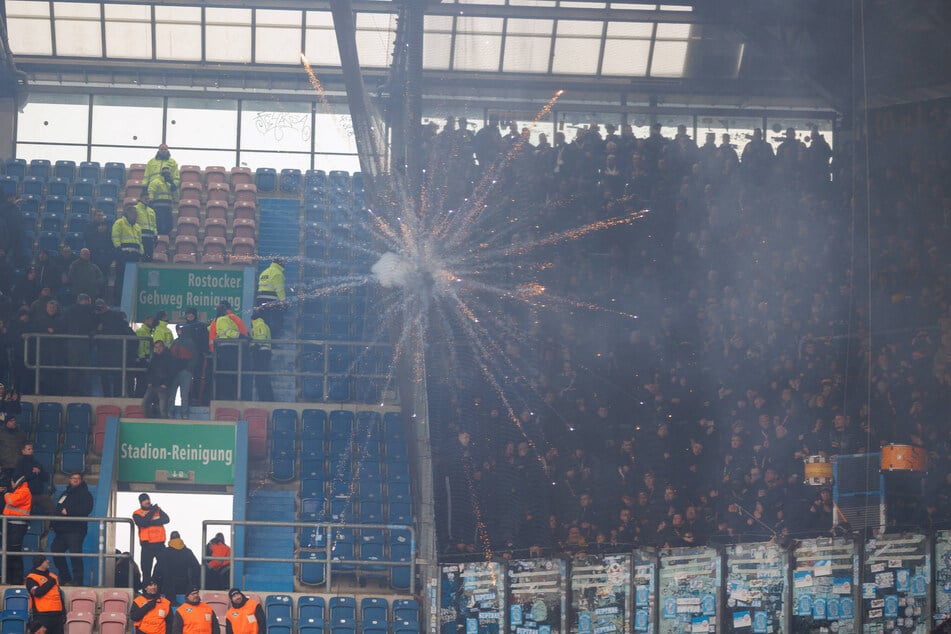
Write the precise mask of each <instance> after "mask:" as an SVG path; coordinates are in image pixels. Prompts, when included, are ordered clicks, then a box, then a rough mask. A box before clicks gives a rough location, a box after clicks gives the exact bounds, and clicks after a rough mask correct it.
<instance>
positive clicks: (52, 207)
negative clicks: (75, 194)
mask: <svg viewBox="0 0 951 634" xmlns="http://www.w3.org/2000/svg"><path fill="white" fill-rule="evenodd" d="M51 213H52V214H59V215H60V216H64V215H66V194H47V195H46V210H45V212H44V215H45V214H51Z"/></svg>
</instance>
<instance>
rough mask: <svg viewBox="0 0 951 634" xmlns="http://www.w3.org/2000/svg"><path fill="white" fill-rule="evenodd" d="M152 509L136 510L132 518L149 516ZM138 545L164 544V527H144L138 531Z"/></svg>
mask: <svg viewBox="0 0 951 634" xmlns="http://www.w3.org/2000/svg"><path fill="white" fill-rule="evenodd" d="M151 513H152V509H148V510H146V509H141V508H140V509H136V511H135V513H133V514H132V516H133V517H143V516H145V515H148V514H151ZM139 543H140V544H141V543H149V544H164V543H165V527H164V526H146V527H145V528H140V529H139Z"/></svg>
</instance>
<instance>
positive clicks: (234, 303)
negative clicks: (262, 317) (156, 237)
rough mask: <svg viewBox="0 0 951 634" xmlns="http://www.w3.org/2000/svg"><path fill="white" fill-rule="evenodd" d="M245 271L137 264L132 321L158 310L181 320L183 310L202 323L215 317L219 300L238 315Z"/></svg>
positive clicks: (243, 268) (224, 268)
mask: <svg viewBox="0 0 951 634" xmlns="http://www.w3.org/2000/svg"><path fill="white" fill-rule="evenodd" d="M244 286H245V267H205V268H200V269H196V268H188V267H178V266H168V265H165V266H163V265H155V264H140V265H138V267H137V268H136V286H135V298H134V300H133V302H132V306H133V309H134V314H133V315H132V318H133V321H137V322H138V321H142V319H144V318H145V317H146V316H148V315H154V314H155V313H157V312H158V311H160V310H164V311H166V312H167V313H168V316H169V318H170V319H171V320H173V321H177V320H178V319H180V318H181V315H182V313H184V312H185V309H186V308H190V307H194V308H197V309H198V312H199V314H200V315H204V317H203V320H205V321H207V319H208V317H209V316H213V315H214V314H215V307H216V306H218V303H219V302H221V301H222V300H226V301H228V302H229V303H230V304H231V308H232V309H233V310H234V311H235V312H237V313H240V312H241V309H242V304H243V302H242V299H243V297H244V290H245V289H244Z"/></svg>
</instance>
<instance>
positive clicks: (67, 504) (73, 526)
mask: <svg viewBox="0 0 951 634" xmlns="http://www.w3.org/2000/svg"><path fill="white" fill-rule="evenodd" d="M92 507H93V499H92V493H90V492H89V487H87V486H86V482H85V481H84V480H83V474H81V473H78V472H77V473H72V474H70V476H69V486H67V487H66V490H65V491H63V493H62V494H61V495H60V496H59V498H57V500H56V509H55V511H54V512H53V514H54V515H57V516H59V515H62V516H64V517H89V515H90V514H91V513H92ZM50 528H52V529H53V530H54V531H55V532H56V537H54V538H53V543H52V544H51V545H50V550H51V551H53V552H54V553H65V552H66V551H69V552H70V553H73V554H76V553H82V551H83V539H85V538H86V522H53V523H52V524H51V525H50ZM69 560H70V561H69V563H70V565H71V566H72V569H73V570H72V573H70V570H69V568H70V566H67V565H66V557H62V556H60V557H53V563H54V564H55V565H56V569H57V570H58V571H59V575H60V585H64V586H68V585H71V584H73V583H75V584H76V585H84V583H83V582H84V579H85V577H84V576H83V571H84V568H83V558H82V557H70V558H69Z"/></svg>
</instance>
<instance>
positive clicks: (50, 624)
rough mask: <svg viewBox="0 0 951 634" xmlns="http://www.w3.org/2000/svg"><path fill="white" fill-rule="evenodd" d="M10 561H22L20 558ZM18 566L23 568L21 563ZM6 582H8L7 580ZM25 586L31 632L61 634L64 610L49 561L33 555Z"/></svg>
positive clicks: (61, 597)
mask: <svg viewBox="0 0 951 634" xmlns="http://www.w3.org/2000/svg"><path fill="white" fill-rule="evenodd" d="M12 559H16V560H22V557H13V558H12ZM20 566H21V567H22V566H23V564H22V562H21V563H20ZM7 581H8V582H9V578H8V579H7ZM25 585H26V592H27V594H28V595H29V596H30V616H31V618H32V621H31V624H32V625H31V628H30V629H31V631H35V632H40V631H42V630H43V629H45V630H46V633H47V634H63V623H64V622H65V620H66V610H65V609H64V607H63V594H62V590H60V587H59V581H58V580H57V578H56V575H54V574H53V573H51V572H50V562H49V559H47V558H46V557H44V556H43V555H34V557H33V569H32V570H31V571H30V573H29V574H28V575H27V577H26V582H25ZM33 628H36V629H33ZM41 628H42V629H41Z"/></svg>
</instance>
